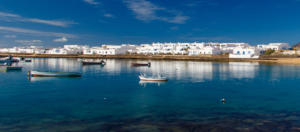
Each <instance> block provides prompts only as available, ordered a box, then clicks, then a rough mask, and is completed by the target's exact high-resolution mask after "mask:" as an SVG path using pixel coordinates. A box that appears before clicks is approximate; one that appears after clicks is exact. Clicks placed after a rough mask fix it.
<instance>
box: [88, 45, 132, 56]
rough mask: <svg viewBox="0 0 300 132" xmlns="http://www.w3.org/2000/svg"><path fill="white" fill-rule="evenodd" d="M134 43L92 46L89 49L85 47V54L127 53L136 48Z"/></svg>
mask: <svg viewBox="0 0 300 132" xmlns="http://www.w3.org/2000/svg"><path fill="white" fill-rule="evenodd" d="M135 48H136V46H134V45H126V44H122V45H102V46H101V47H92V48H89V49H84V50H83V54H87V55H92V54H98V55H120V54H127V53H128V52H129V51H130V50H131V51H132V50H135Z"/></svg>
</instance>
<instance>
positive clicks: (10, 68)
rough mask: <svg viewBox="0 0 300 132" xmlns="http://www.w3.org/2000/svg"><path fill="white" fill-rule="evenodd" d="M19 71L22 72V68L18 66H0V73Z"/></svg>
mask: <svg viewBox="0 0 300 132" xmlns="http://www.w3.org/2000/svg"><path fill="white" fill-rule="evenodd" d="M20 70H22V67H19V66H5V65H1V66H0V71H20Z"/></svg>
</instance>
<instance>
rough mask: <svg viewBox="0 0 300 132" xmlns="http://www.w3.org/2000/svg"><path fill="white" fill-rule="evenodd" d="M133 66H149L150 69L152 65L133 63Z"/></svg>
mask: <svg viewBox="0 0 300 132" xmlns="http://www.w3.org/2000/svg"><path fill="white" fill-rule="evenodd" d="M131 66H135V67H138V66H148V67H150V66H151V63H150V62H148V63H132V64H131Z"/></svg>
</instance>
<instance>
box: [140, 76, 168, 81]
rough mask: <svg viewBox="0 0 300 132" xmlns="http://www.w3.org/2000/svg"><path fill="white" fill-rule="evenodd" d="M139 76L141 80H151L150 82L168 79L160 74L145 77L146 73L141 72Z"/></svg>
mask: <svg viewBox="0 0 300 132" xmlns="http://www.w3.org/2000/svg"><path fill="white" fill-rule="evenodd" d="M139 78H140V80H141V81H151V82H157V81H168V79H167V78H166V77H162V76H160V75H158V76H152V77H147V76H146V75H144V74H141V75H139Z"/></svg>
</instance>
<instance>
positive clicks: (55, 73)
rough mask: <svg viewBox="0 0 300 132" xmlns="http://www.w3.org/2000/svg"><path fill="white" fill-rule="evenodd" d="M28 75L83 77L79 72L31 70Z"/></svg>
mask: <svg viewBox="0 0 300 132" xmlns="http://www.w3.org/2000/svg"><path fill="white" fill-rule="evenodd" d="M28 75H29V76H31V77H81V73H78V72H40V71H29V72H28Z"/></svg>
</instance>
